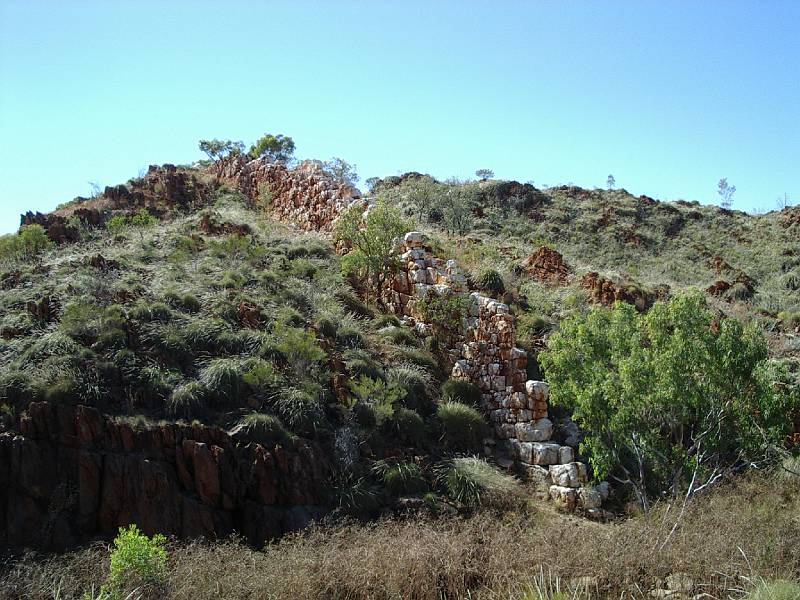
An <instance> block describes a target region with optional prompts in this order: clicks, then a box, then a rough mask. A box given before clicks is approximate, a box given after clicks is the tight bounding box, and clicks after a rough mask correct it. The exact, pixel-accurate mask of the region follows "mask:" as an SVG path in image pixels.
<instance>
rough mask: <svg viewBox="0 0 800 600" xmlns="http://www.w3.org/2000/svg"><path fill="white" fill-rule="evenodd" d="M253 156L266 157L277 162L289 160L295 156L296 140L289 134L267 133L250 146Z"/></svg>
mask: <svg viewBox="0 0 800 600" xmlns="http://www.w3.org/2000/svg"><path fill="white" fill-rule="evenodd" d="M250 156H252V157H253V158H261V157H266V158H270V159H272V160H274V161H275V162H283V163H286V162H289V161H291V160H292V159H293V158H294V140H293V139H292V138H290V137H289V136H288V135H283V134H281V133H279V134H278V135H272V134H271V133H265V134H264V135H263V136H262V137H261V138H259V139H258V140H257V141H256V143H255V144H253V145H252V146H251V148H250Z"/></svg>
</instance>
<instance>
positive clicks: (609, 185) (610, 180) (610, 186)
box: [606, 175, 617, 190]
mask: <svg viewBox="0 0 800 600" xmlns="http://www.w3.org/2000/svg"><path fill="white" fill-rule="evenodd" d="M616 185H617V180H616V179H614V176H613V175H609V176H608V179H606V187H607V188H608V189H609V190H613V189H614V187H615V186H616Z"/></svg>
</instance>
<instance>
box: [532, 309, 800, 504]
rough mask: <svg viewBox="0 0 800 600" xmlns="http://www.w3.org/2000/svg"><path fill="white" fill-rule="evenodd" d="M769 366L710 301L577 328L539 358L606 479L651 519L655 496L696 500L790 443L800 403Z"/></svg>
mask: <svg viewBox="0 0 800 600" xmlns="http://www.w3.org/2000/svg"><path fill="white" fill-rule="evenodd" d="M766 358H767V346H766V343H765V341H764V339H763V336H762V335H761V334H760V333H759V332H758V331H757V330H756V329H755V328H754V327H748V328H745V327H743V326H742V325H741V324H740V323H739V322H738V321H737V320H735V319H730V318H724V317H721V318H720V317H718V316H717V315H716V314H715V313H714V312H713V311H711V310H710V309H709V308H708V307H707V306H706V304H705V300H704V299H703V298H702V297H700V296H693V297H676V298H673V299H671V300H670V301H669V302H668V303H656V304H655V305H654V306H653V308H651V309H650V311H649V312H648V313H646V314H640V313H638V312H637V311H636V309H635V308H634V307H632V306H630V305H628V304H622V303H617V304H616V305H615V306H614V308H613V309H604V308H598V309H595V310H593V311H592V312H590V313H589V314H588V315H587V316H586V317H585V318H582V317H574V318H571V319H567V320H565V321H564V322H563V323H562V324H561V328H560V330H559V331H558V332H557V333H556V334H554V335H553V336H552V337H551V338H550V340H549V343H548V348H547V350H546V351H545V352H543V353H541V354H540V355H539V361H540V364H541V365H542V367H543V368H544V371H545V374H546V376H547V380H548V381H549V382H550V397H551V399H552V400H553V402H555V403H557V404H561V405H563V406H565V407H566V408H567V409H569V410H571V411H572V413H573V415H574V417H573V418H574V419H575V420H576V421H577V423H578V425H580V426H581V427H582V428H583V429H584V430H585V431H586V432H587V435H586V438H585V440H584V442H583V444H582V445H581V450H582V451H583V452H585V453H586V454H587V455H588V456H589V460H590V462H591V464H592V466H593V467H594V470H595V473H596V474H597V476H598V477H600V478H604V477H607V476H614V477H617V478H619V479H620V480H622V481H625V482H626V483H627V484H629V485H630V486H631V487H632V488H633V490H634V491H635V492H636V494H637V496H638V497H639V500H640V501H641V502H642V505H643V507H644V508H645V509H647V507H648V502H647V498H648V496H653V495H656V494H661V493H665V492H666V493H670V494H671V495H673V496H676V495H678V494H684V493H686V494H687V495H688V496H689V497H691V496H692V495H693V494H694V493H695V492H696V491H697V488H698V486H701V485H703V484H704V483H706V482H709V483H711V482H714V481H717V480H718V479H719V478H718V477H717V476H718V475H719V474H720V473H728V472H731V471H732V470H733V469H737V468H740V466H741V465H742V464H763V463H764V462H765V461H767V460H769V457H770V456H771V448H772V447H773V446H780V445H782V444H783V443H784V440H785V439H786V436H787V435H788V434H789V433H790V428H791V419H787V415H792V414H796V411H797V410H798V405H800V399H798V397H797V394H796V393H794V394H792V393H791V391H790V388H789V386H786V385H782V384H781V381H782V380H785V379H786V373H785V372H782V368H781V367H780V366H779V365H777V364H775V363H770V362H768V361H767V360H766Z"/></svg>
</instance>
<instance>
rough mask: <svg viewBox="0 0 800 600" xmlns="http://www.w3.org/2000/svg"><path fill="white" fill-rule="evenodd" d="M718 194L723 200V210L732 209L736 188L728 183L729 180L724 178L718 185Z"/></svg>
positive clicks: (721, 203)
mask: <svg viewBox="0 0 800 600" xmlns="http://www.w3.org/2000/svg"><path fill="white" fill-rule="evenodd" d="M717 193H718V194H719V197H720V199H721V202H720V205H721V206H722V208H725V209H730V207H731V206H732V205H733V195H734V194H735V193H736V186H735V185H730V184H729V183H728V178H727V177H723V178H722V179H720V180H719V183H717Z"/></svg>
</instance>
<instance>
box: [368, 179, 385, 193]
mask: <svg viewBox="0 0 800 600" xmlns="http://www.w3.org/2000/svg"><path fill="white" fill-rule="evenodd" d="M380 180H381V178H380V177H369V178H367V180H366V181H364V183H365V184H367V191H368V192H372V190H374V189H375V186H376V185H378V182H379V181H380Z"/></svg>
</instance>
